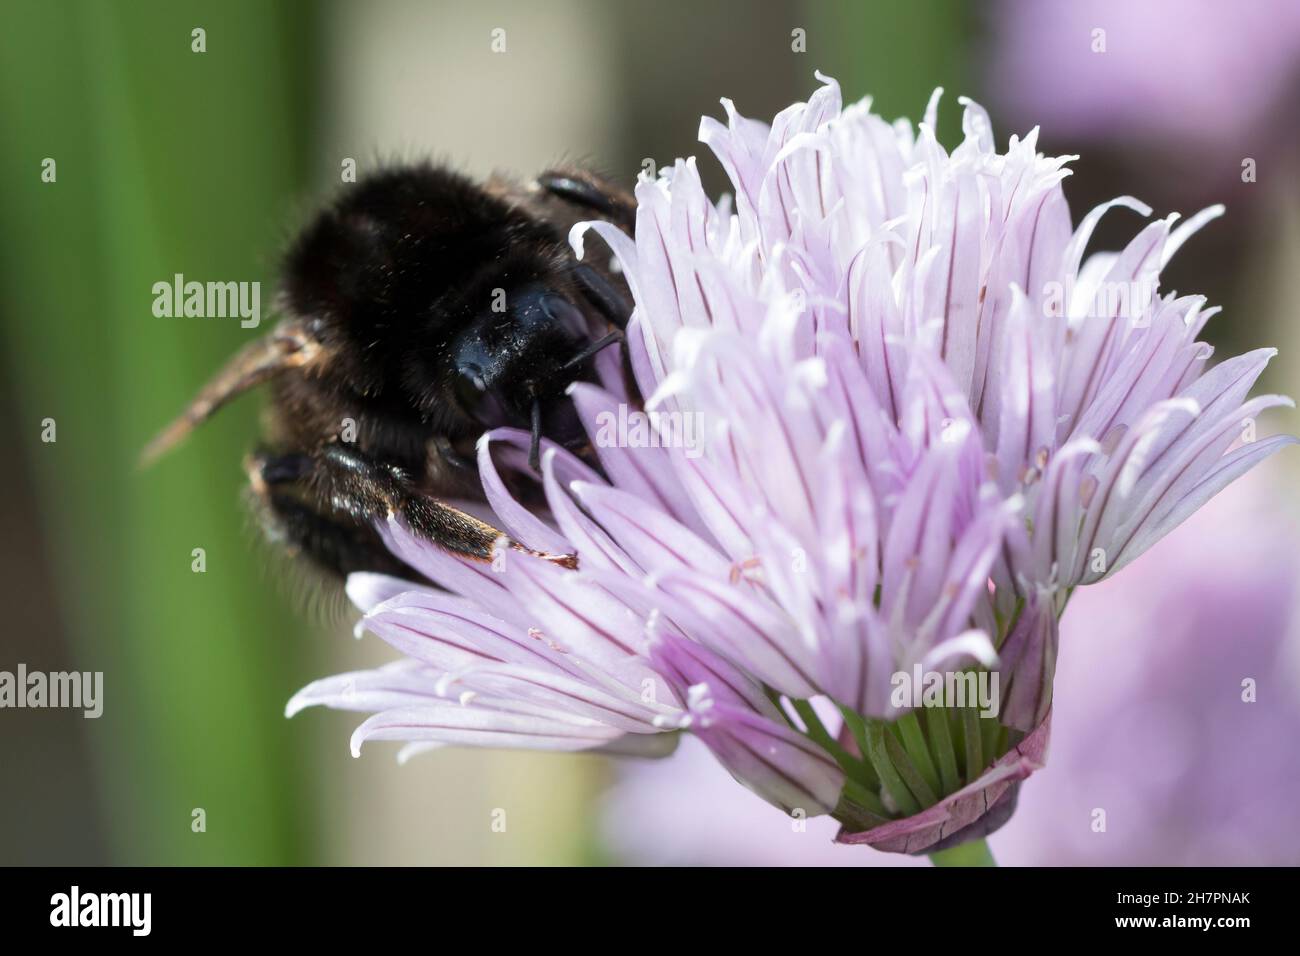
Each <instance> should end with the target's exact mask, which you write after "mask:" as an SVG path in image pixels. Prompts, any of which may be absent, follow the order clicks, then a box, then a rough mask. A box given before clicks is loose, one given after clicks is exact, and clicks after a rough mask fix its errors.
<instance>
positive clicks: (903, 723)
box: [898, 711, 940, 802]
mask: <svg viewBox="0 0 1300 956" xmlns="http://www.w3.org/2000/svg"><path fill="white" fill-rule="evenodd" d="M898 732H899V734H900V735H901V736H902V738H903V747H904V748H905V749H906V750H907V755H908V756H909V757H911V758H912V763H913V764H915V765H916V769H917V770H918V771H920V773H921V776H922V777H924V778H925V782H926V784H928V785H929V787H930V789H931V790H933V791H936V792H937V791H939V790H940V783H939V771H938V770H936V769H935V766H934V758H932V757H931V756H930V748H929V747H928V746H926V743H925V734H923V733H921V721H920V720H919V719H917V716H916V712H915V711H911V712H909V713H906V714H904V715H903V716H902V717H899V718H898ZM931 802H934V801H931Z"/></svg>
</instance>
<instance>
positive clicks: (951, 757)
mask: <svg viewBox="0 0 1300 956" xmlns="http://www.w3.org/2000/svg"><path fill="white" fill-rule="evenodd" d="M925 726H926V729H928V730H929V731H930V747H931V749H932V750H933V751H934V756H935V759H936V760H937V761H938V762H939V781H940V783H941V787H940V790H941V791H942V793H943V795H944V796H945V797H946V796H948V795H949V794H951V793H956V792H957V791H958V790H960V789H961V774H960V773H959V772H958V771H957V753H956V751H955V750H953V748H952V733H951V732H950V731H949V729H948V712H947V711H946V710H943V709H941V708H938V707H927V708H926V710H925Z"/></svg>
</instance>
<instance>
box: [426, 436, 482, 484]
mask: <svg viewBox="0 0 1300 956" xmlns="http://www.w3.org/2000/svg"><path fill="white" fill-rule="evenodd" d="M430 444H431V445H432V446H433V450H434V451H435V452H436V453H437V455H438V458H439V459H440V460H442V461H443V462H445V463H446V464H448V465H450V466H451V467H452V468H453V469H455V470H456V471H458V472H460V473H461V474H464V475H466V476H467V477H470V478H473V479H475V481H476V482H477V480H478V465H477V464H475V463H474V462H473V461H471V460H470V459H468V458H466V457H465V456H464V455H462V454H461V453H460V452H458V451H457V450H456V449H455V448H454V447H452V444H451V439H450V438H448V437H447V436H446V435H438V436H436V437H435V438H434V439H433V440H432V441H431V442H430Z"/></svg>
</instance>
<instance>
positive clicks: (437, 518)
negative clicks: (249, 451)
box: [273, 443, 576, 567]
mask: <svg viewBox="0 0 1300 956" xmlns="http://www.w3.org/2000/svg"><path fill="white" fill-rule="evenodd" d="M298 457H302V456H298ZM309 460H310V462H311V464H310V467H304V466H303V465H302V464H301V463H295V464H294V466H293V467H292V468H289V469H287V470H286V471H285V474H286V475H292V474H293V468H297V469H298V470H299V476H298V477H297V479H296V480H297V483H298V484H299V485H300V486H302V485H306V486H307V487H308V488H309V489H310V492H311V497H312V498H313V499H314V500H315V501H316V502H318V503H319V504H320V506H321V507H322V508H327V509H328V510H329V511H330V512H331V516H332V517H333V518H334V520H340V521H347V522H351V523H355V524H356V525H360V526H365V527H368V528H370V529H372V530H373V529H374V528H375V527H376V526H377V525H378V524H379V523H380V522H381V521H385V520H387V519H388V517H389V516H391V515H397V516H399V517H400V518H401V519H402V520H403V521H404V522H405V523H406V525H407V526H408V527H409V528H410V529H411V531H413V532H414V533H415V534H416V535H418V536H419V537H421V538H424V539H425V540H427V541H430V542H432V543H434V544H436V545H438V546H439V547H441V548H444V549H446V550H448V551H451V552H453V553H455V554H459V555H462V556H464V557H467V558H474V559H476V560H479V561H490V560H491V559H492V551H493V548H494V547H495V545H496V542H497V541H498V540H500V539H502V538H506V540H507V542H508V543H509V545H510V546H511V547H513V548H516V549H517V550H521V551H527V550H529V549H527V548H524V547H523V546H522V545H520V544H517V543H516V542H513V541H510V540H509V538H508V537H507V536H506V535H505V533H504V532H502V531H500V530H498V529H497V528H494V527H492V525H490V524H488V523H487V522H485V521H480V520H479V519H478V518H475V517H474V516H473V515H469V514H466V513H465V512H463V511H460V510H458V509H456V508H453V507H451V506H450V505H448V504H446V503H445V502H443V501H440V500H438V499H437V498H434V497H432V496H430V495H428V494H425V493H424V492H422V491H420V490H419V489H418V488H416V487H415V486H414V484H413V483H412V482H411V481H410V479H409V478H408V477H407V475H406V473H405V472H404V471H403V470H402V469H401V468H400V467H398V466H396V465H388V464H384V463H383V462H379V461H376V460H375V459H373V458H371V457H369V456H368V455H365V454H364V453H362V452H360V451H358V450H356V449H354V448H352V447H349V446H346V445H343V444H339V443H331V444H329V445H325V446H324V447H323V448H321V449H319V450H317V451H316V452H314V453H313V454H311V455H310V457H309ZM273 472H274V469H273ZM540 556H541V557H544V558H547V559H548V560H552V561H555V562H556V563H558V564H561V565H564V566H565V567H574V566H576V558H574V557H573V556H572V555H549V554H548V555H540Z"/></svg>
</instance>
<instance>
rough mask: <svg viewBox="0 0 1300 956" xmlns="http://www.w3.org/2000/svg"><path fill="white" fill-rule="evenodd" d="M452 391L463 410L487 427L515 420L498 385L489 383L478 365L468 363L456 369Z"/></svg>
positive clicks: (495, 426) (494, 426) (510, 422)
mask: <svg viewBox="0 0 1300 956" xmlns="http://www.w3.org/2000/svg"><path fill="white" fill-rule="evenodd" d="M452 391H453V393H454V394H455V396H456V403H457V404H458V405H460V408H461V411H463V412H464V413H465V414H466V415H468V416H469V417H470V418H472V419H474V420H475V421H476V422H478V423H479V424H480V425H483V426H484V427H485V428H497V427H499V426H501V425H508V424H512V423H513V422H514V418H515V416H512V415H511V414H510V412H509V410H508V409H507V407H506V404H505V402H503V401H502V398H501V396H500V394H498V390H497V389H496V387H494V386H492V385H489V384H488V381H487V379H486V378H485V377H484V375H483V369H482V368H481V367H479V366H478V365H473V364H467V365H462V366H461V367H459V368H458V369H456V378H455V382H454V384H453V385H452Z"/></svg>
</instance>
